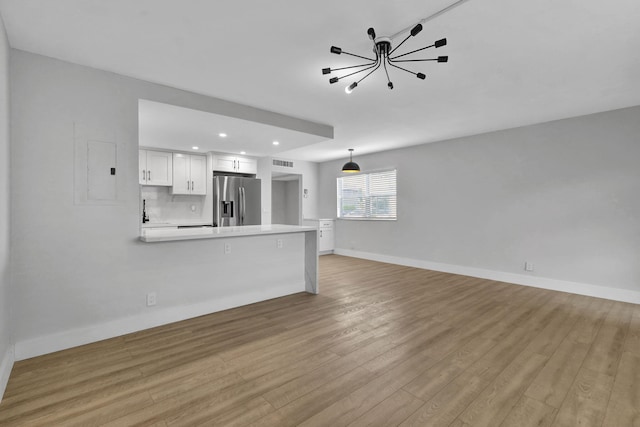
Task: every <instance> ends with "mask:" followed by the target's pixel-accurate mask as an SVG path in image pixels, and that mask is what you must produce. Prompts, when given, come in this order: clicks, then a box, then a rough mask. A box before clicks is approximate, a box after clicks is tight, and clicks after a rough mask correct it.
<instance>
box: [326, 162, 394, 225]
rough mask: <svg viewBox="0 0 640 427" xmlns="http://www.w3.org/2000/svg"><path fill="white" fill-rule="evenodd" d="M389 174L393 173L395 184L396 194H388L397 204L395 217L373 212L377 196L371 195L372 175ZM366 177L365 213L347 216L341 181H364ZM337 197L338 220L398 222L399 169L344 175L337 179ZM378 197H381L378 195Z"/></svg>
mask: <svg viewBox="0 0 640 427" xmlns="http://www.w3.org/2000/svg"><path fill="white" fill-rule="evenodd" d="M389 172H393V184H394V187H395V188H394V194H388V195H387V196H392V197H393V202H394V203H395V212H394V215H393V216H378V215H376V214H375V212H373V209H372V201H373V199H374V198H375V197H376V195H371V194H370V190H371V189H370V177H371V176H372V175H378V174H387V173H389ZM363 176H364V179H365V188H364V193H365V195H364V196H363V198H364V199H365V200H364V212H363V213H362V215H345V214H344V212H343V209H342V207H343V204H342V200H343V199H344V194H342V193H341V190H342V189H343V188H344V185H342V183H343V182H344V181H341V180H349V179H351V178H353V179H355V178H356V177H358V179H362V177H363ZM336 195H337V218H338V219H340V220H350V221H351V220H355V221H396V220H397V219H398V171H397V169H384V170H378V171H371V172H363V173H358V174H349V175H343V176H340V177H337V178H336ZM378 197H380V196H379V195H378Z"/></svg>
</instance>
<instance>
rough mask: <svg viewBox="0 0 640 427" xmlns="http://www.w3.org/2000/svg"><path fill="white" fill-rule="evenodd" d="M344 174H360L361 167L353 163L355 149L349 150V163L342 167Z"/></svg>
mask: <svg viewBox="0 0 640 427" xmlns="http://www.w3.org/2000/svg"><path fill="white" fill-rule="evenodd" d="M342 172H345V173H356V172H360V166H358V164H357V163H356V162H354V161H353V148H349V161H348V162H347V163H345V164H344V166H343V167H342Z"/></svg>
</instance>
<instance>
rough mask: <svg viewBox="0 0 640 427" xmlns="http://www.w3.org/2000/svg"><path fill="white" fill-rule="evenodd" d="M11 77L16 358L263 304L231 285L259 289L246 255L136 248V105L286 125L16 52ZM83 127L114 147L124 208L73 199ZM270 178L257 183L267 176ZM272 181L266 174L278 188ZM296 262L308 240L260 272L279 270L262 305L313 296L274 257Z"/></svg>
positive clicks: (196, 247)
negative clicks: (293, 294)
mask: <svg viewBox="0 0 640 427" xmlns="http://www.w3.org/2000/svg"><path fill="white" fill-rule="evenodd" d="M11 76H12V82H11V83H12V97H11V107H12V112H13V114H12V123H11V125H12V136H13V139H12V143H13V144H12V153H11V161H12V168H11V179H12V186H11V188H12V196H13V201H12V216H11V227H12V230H13V233H12V240H11V247H12V265H11V267H12V275H13V284H14V285H15V289H16V292H15V299H14V300H13V301H12V305H13V306H14V307H15V313H14V317H13V319H12V324H14V325H15V329H16V330H15V334H16V339H15V341H16V346H15V348H16V358H18V359H21V358H24V357H29V356H33V355H36V354H41V353H44V352H47V351H53V350H56V349H59V348H64V347H68V346H72V345H78V344H80V343H82V341H85V342H87V341H91V340H95V339H101V338H106V337H107V336H109V335H111V336H113V335H117V334H121V333H124V332H126V329H127V328H134V329H140V328H144V327H148V326H150V325H153V324H160V323H166V322H169V321H175V320H176V319H177V318H179V317H181V316H186V315H196V314H203V311H205V312H206V310H211V311H213V310H214V309H220V307H224V305H225V304H226V303H228V304H226V305H227V306H228V305H229V304H233V303H237V302H238V301H241V302H244V303H247V302H246V301H247V300H248V299H251V298H253V297H254V296H252V295H248V292H247V291H246V290H245V289H243V287H242V286H231V285H238V283H237V282H238V280H246V281H247V282H249V281H251V283H255V278H256V276H255V272H254V271H247V270H251V269H246V268H245V269H243V268H242V267H241V266H242V260H243V258H244V257H246V256H247V251H249V250H250V249H249V248H247V247H243V246H241V247H240V248H239V250H236V249H235V246H234V250H233V251H232V254H231V255H230V256H228V257H225V258H224V261H223V260H222V259H221V257H222V255H224V251H223V249H222V247H218V246H220V245H222V242H218V243H215V244H214V243H209V244H207V243H204V242H203V241H200V242H170V243H161V244H145V243H141V242H140V241H139V240H138V235H139V224H140V206H139V203H140V199H139V186H138V182H137V172H138V99H140V98H142V99H149V100H152V101H157V102H165V103H170V104H174V105H180V106H184V107H187V108H194V109H200V110H203V111H208V112H216V113H218V114H228V115H232V116H234V117H239V118H245V119H252V118H259V119H260V120H259V121H262V122H270V124H272V125H277V124H278V123H280V122H282V121H283V120H284V119H283V118H282V117H281V116H278V115H274V114H273V113H270V112H265V111H262V110H257V109H252V108H249V107H243V106H241V105H238V104H232V103H229V102H227V101H223V100H218V99H215V98H210V97H206V96H201V95H197V94H193V93H189V92H185V91H180V90H177V89H172V88H169V87H165V86H160V85H156V84H152V83H148V82H144V81H140V80H136V79H131V78H127V77H123V76H119V75H116V74H113V73H109V72H104V71H100V70H95V69H91V68H87V67H82V66H78V65H74V64H70V63H66V62H63V61H58V60H54V59H51V58H46V57H43V56H39V55H34V54H30V53H27V52H23V51H18V50H13V51H12V61H11ZM274 116H275V117H274ZM271 119H273V120H271ZM284 122H286V124H288V125H290V126H291V127H292V128H295V127H297V128H298V129H299V130H301V129H302V128H305V126H306V124H307V122H305V121H300V122H296V120H295V119H292V118H291V119H286V120H284ZM294 122H295V123H294ZM74 128H75V129H78V128H81V129H83V132H84V133H83V135H84V134H88V135H91V134H97V135H107V136H109V137H111V138H115V139H116V140H117V143H118V150H119V151H118V154H119V155H120V156H121V158H120V160H119V161H121V164H119V165H118V180H119V181H118V182H119V186H118V189H119V191H120V192H119V194H118V201H117V202H116V203H112V204H103V205H92V204H90V203H78V202H77V201H76V198H74V148H75V147H74V146H75V145H76V144H75V142H74ZM314 129H315V127H314V126H310V131H314ZM263 169H264V168H261V169H260V170H259V175H264V170H263ZM259 177H263V176H259ZM270 178H271V177H270V174H269V179H268V186H269V187H270V186H271V180H270ZM268 197H269V199H270V194H269V196H268ZM265 239H266V238H265ZM283 239H285V240H286V239H288V237H283ZM291 239H294V238H293V237H291ZM223 240H224V239H223ZM274 242H275V240H274ZM252 243H253V244H254V246H255V247H256V248H259V247H261V245H271V243H268V242H267V240H264V239H257V240H255V241H252ZM233 245H236V243H234V244H233ZM274 245H275V243H274ZM270 247H271V246H269V248H270ZM288 251H299V252H301V253H302V254H303V253H304V239H302V240H299V239H298V240H295V239H294V240H291V242H290V243H288V240H286V241H285V250H284V251H283V252H278V254H271V255H270V256H267V257H265V258H264V260H265V262H266V263H270V264H269V265H265V266H262V267H261V269H262V270H263V271H262V272H261V277H264V274H263V273H264V271H271V270H269V269H270V268H273V269H277V271H276V270H273V272H272V273H273V275H274V276H276V275H279V277H280V280H279V283H277V284H274V283H265V289H262V290H261V291H263V292H262V294H261V295H260V296H261V297H265V296H266V295H270V296H276V295H277V294H278V293H279V294H283V293H284V292H286V291H288V290H290V289H291V288H292V287H291V286H293V285H296V286H297V285H300V284H299V283H295V284H291V283H290V281H291V280H298V279H297V278H301V279H302V289H304V269H303V268H302V267H300V269H298V266H296V265H294V266H288V265H281V264H279V262H278V259H279V258H278V259H273V258H271V257H273V256H277V257H282V256H283V254H285V253H289V252H288ZM270 252H276V251H270ZM252 256H253V258H252V259H255V258H256V257H257V255H256V254H255V253H253V255H252ZM301 256H302V255H301ZM258 258H259V259H261V260H262V258H260V257H258ZM245 259H246V258H245ZM303 261H304V260H303V259H301V263H302V262H303ZM270 265H272V266H273V267H270ZM300 266H302V264H300ZM292 268H293V269H295V271H293V270H292ZM238 271H243V273H242V274H245V273H244V272H245V271H246V275H247V276H246V277H244V276H242V277H244V279H243V278H242V277H238V278H236V279H235V280H234V281H232V283H231V285H230V284H229V282H228V281H227V279H228V278H229V277H230V275H232V274H236V276H237V272H238ZM270 286H273V288H272V287H270ZM277 286H280V287H281V289H279V288H277ZM150 291H154V292H156V293H157V298H158V305H157V306H156V307H153V308H147V307H146V304H145V295H146V293H147V292H150ZM223 302H224V303H225V304H223ZM189 307H192V308H193V309H191V308H189Z"/></svg>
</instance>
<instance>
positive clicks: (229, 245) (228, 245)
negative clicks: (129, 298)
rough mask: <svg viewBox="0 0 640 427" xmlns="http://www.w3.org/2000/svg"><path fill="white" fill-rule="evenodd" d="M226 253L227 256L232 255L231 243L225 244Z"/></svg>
mask: <svg viewBox="0 0 640 427" xmlns="http://www.w3.org/2000/svg"><path fill="white" fill-rule="evenodd" d="M224 253H225V254H230V253H231V243H225V244H224Z"/></svg>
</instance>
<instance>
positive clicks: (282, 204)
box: [271, 179, 302, 225]
mask: <svg viewBox="0 0 640 427" xmlns="http://www.w3.org/2000/svg"><path fill="white" fill-rule="evenodd" d="M301 193H302V191H301V190H300V185H299V183H298V179H293V180H288V181H276V180H272V182H271V222H272V223H273V224H289V225H300V197H301Z"/></svg>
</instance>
